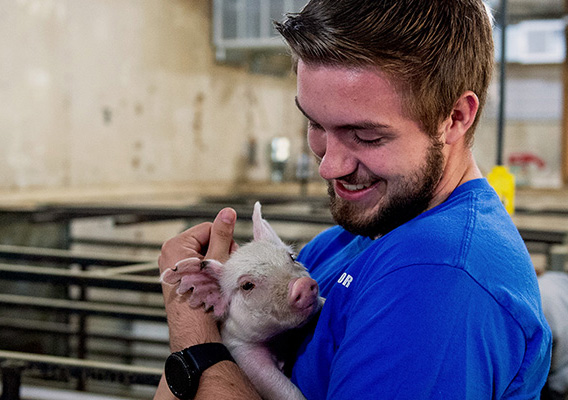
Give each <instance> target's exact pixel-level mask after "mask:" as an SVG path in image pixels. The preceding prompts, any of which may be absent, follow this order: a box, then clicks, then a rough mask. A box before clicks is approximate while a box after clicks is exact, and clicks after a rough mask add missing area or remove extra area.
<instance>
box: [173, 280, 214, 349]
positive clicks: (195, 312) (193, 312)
mask: <svg viewBox="0 0 568 400" xmlns="http://www.w3.org/2000/svg"><path fill="white" fill-rule="evenodd" d="M164 301H165V307H166V313H167V320H168V328H169V335H170V350H171V351H180V350H183V349H185V348H187V347H190V346H193V345H196V344H201V343H211V342H221V334H220V333H219V328H218V326H217V321H216V320H215V319H214V318H213V317H212V316H211V314H210V313H206V312H205V311H204V310H203V308H199V309H194V308H191V307H190V306H189V303H188V300H187V296H179V295H178V294H177V293H176V292H175V290H173V289H172V288H170V287H164Z"/></svg>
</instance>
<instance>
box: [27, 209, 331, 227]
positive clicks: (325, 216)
mask: <svg viewBox="0 0 568 400" xmlns="http://www.w3.org/2000/svg"><path fill="white" fill-rule="evenodd" d="M234 208H235V210H236V211H237V213H238V214H239V215H240V216H241V219H250V218H251V216H252V207H246V208H245V207H234ZM50 210H51V211H49V210H48V209H47V208H43V210H42V211H41V212H40V211H38V214H37V215H38V217H37V218H38V219H43V220H50V219H52V218H55V219H57V218H62V219H74V218H87V217H89V218H92V217H105V216H113V215H124V214H135V215H146V216H159V217H162V218H164V219H207V220H212V219H214V218H215V217H216V216H217V213H218V212H219V207H217V206H216V207H214V208H212V207H201V208H199V207H192V208H187V207H128V206H89V207H75V206H54V207H51V208H50ZM263 217H264V218H265V219H267V220H272V221H282V222H304V223H313V224H325V225H329V224H333V220H332V218H331V216H330V215H329V212H328V211H327V210H325V212H322V213H321V214H285V213H271V212H268V213H263Z"/></svg>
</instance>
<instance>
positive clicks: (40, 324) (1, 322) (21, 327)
mask: <svg viewBox="0 0 568 400" xmlns="http://www.w3.org/2000/svg"><path fill="white" fill-rule="evenodd" d="M0 327H1V329H2V330H11V331H18V332H19V331H23V332H33V333H42V334H46V335H57V336H67V337H69V336H73V335H76V334H77V329H74V328H72V327H70V326H69V325H67V324H64V323H58V322H50V321H35V320H25V319H16V318H0ZM88 335H89V338H90V339H97V340H108V341H112V342H124V343H144V344H153V345H167V344H168V339H167V338H163V339H161V338H153V337H145V336H139V335H133V334H129V333H124V332H122V331H117V332H114V331H112V332H105V331H100V330H99V331H93V330H89V331H88Z"/></svg>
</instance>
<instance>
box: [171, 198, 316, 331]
mask: <svg viewBox="0 0 568 400" xmlns="http://www.w3.org/2000/svg"><path fill="white" fill-rule="evenodd" d="M260 209H261V206H260V203H258V202H257V203H256V204H255V206H254V212H253V236H254V240H253V241H251V242H249V243H247V244H245V245H243V246H241V247H240V248H239V249H238V250H236V251H235V252H234V253H233V254H231V257H230V258H229V260H228V261H227V262H226V263H225V264H224V265H223V264H221V263H219V262H218V261H215V260H204V261H201V260H199V259H197V258H190V259H186V260H182V261H180V262H178V263H177V264H176V266H175V267H174V268H173V269H170V270H167V271H165V272H164V273H163V274H162V277H161V279H162V281H163V282H166V283H170V284H177V283H179V287H178V293H179V294H186V293H188V294H189V303H190V305H191V306H193V307H199V306H201V305H205V307H206V308H207V309H209V308H212V309H213V312H214V315H215V316H216V317H217V318H218V319H219V320H221V321H222V322H223V323H224V330H225V331H228V332H230V333H231V335H232V336H233V337H234V336H237V337H242V338H243V339H246V340H252V341H262V340H266V339H269V338H270V337H272V336H274V335H276V334H278V333H280V332H282V331H283V330H287V329H291V328H295V327H298V326H301V325H302V324H304V323H305V322H307V320H308V319H309V318H310V317H311V316H313V315H314V314H315V313H316V312H317V311H318V310H319V308H320V307H321V304H322V302H321V299H320V298H319V297H318V295H319V291H318V286H317V283H316V282H315V281H314V280H313V279H311V278H310V277H309V275H308V273H307V271H306V269H305V268H304V266H303V265H302V264H300V263H298V262H297V261H296V260H295V258H294V255H293V252H292V250H291V248H290V247H288V246H286V245H285V244H284V243H283V242H282V240H281V239H280V238H279V237H278V235H277V234H276V232H275V231H274V230H273V229H272V227H271V226H270V225H269V224H268V222H267V221H265V220H264V219H263V218H262V215H261V210H260Z"/></svg>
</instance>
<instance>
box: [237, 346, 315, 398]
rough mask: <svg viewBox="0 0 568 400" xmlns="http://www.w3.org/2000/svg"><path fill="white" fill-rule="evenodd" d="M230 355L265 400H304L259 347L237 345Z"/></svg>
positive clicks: (298, 390) (267, 353) (270, 357)
mask: <svg viewBox="0 0 568 400" xmlns="http://www.w3.org/2000/svg"><path fill="white" fill-rule="evenodd" d="M230 350H231V354H232V355H233V357H234V358H235V360H236V361H237V363H238V364H239V366H240V367H241V369H242V370H243V371H244V372H245V373H246V374H247V376H248V377H249V379H250V380H251V382H252V384H253V385H254V387H255V388H256V390H258V392H259V393H260V395H261V396H262V398H263V399H265V400H306V398H305V397H304V395H303V394H302V392H300V389H298V388H297V387H296V385H294V384H293V383H292V381H290V379H289V378H287V377H286V376H285V375H284V374H283V373H282V371H280V369H279V368H278V365H277V362H276V360H274V357H273V356H272V354H271V353H270V351H269V350H268V349H267V348H265V347H262V346H260V345H257V346H252V345H250V346H249V345H239V346H238V347H236V348H231V349H230Z"/></svg>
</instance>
